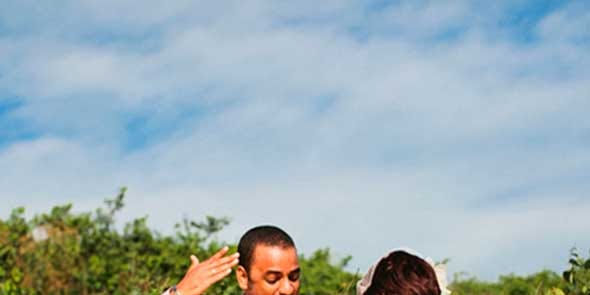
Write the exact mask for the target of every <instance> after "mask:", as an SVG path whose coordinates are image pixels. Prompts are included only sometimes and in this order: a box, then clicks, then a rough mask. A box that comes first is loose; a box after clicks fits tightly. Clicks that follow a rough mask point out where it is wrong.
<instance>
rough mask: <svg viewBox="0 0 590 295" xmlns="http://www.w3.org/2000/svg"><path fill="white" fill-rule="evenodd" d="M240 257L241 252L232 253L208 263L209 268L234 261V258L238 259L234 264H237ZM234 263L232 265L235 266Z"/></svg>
mask: <svg viewBox="0 0 590 295" xmlns="http://www.w3.org/2000/svg"><path fill="white" fill-rule="evenodd" d="M238 257H240V253H234V254H232V255H229V256H225V257H223V258H220V259H218V260H216V261H211V263H210V264H209V265H208V268H217V267H220V266H222V265H224V264H228V263H233V262H234V260H235V261H236V263H235V264H234V265H236V264H237V262H238ZM234 265H232V266H234Z"/></svg>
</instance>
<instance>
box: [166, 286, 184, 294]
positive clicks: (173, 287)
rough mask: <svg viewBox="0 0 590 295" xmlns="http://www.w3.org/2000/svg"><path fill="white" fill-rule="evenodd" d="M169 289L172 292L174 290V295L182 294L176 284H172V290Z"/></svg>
mask: <svg viewBox="0 0 590 295" xmlns="http://www.w3.org/2000/svg"><path fill="white" fill-rule="evenodd" d="M169 291H170V292H174V295H182V294H181V293H180V291H178V289H176V285H172V287H170V290H169ZM170 292H168V293H170Z"/></svg>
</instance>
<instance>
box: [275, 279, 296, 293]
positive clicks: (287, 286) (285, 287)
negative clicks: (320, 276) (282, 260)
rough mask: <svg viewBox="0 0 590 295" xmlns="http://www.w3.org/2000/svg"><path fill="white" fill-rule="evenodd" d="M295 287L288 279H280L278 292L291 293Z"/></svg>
mask: <svg viewBox="0 0 590 295" xmlns="http://www.w3.org/2000/svg"><path fill="white" fill-rule="evenodd" d="M294 291H295V288H294V287H293V283H292V282H291V281H290V280H289V279H286V278H285V279H283V280H281V285H280V286H279V294H281V295H293V292H294Z"/></svg>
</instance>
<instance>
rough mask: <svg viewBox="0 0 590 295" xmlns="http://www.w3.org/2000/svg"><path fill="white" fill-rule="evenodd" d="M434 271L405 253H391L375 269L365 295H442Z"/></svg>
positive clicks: (417, 258) (419, 259)
mask: <svg viewBox="0 0 590 295" xmlns="http://www.w3.org/2000/svg"><path fill="white" fill-rule="evenodd" d="M440 294H441V291H440V287H439V286H438V283H437V280H436V273H435V272H434V269H433V268H432V267H431V266H430V265H429V264H428V263H427V262H426V261H424V260H423V259H422V258H420V257H417V256H414V255H411V254H409V253H407V252H405V251H394V252H391V253H390V254H389V255H388V256H387V257H385V258H383V259H381V260H380V261H379V263H378V264H377V266H376V268H375V272H374V274H373V279H372V281H371V285H370V286H369V288H368V289H367V290H366V291H365V293H364V294H363V295H440Z"/></svg>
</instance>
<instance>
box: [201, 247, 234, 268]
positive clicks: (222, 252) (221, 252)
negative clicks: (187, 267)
mask: <svg viewBox="0 0 590 295" xmlns="http://www.w3.org/2000/svg"><path fill="white" fill-rule="evenodd" d="M227 251H229V248H228V247H227V246H225V247H223V248H221V249H220V250H219V251H217V253H215V254H213V256H211V257H209V259H207V260H205V261H204V262H203V263H206V264H211V263H213V262H214V261H216V260H218V259H220V258H221V257H223V255H225V253H227Z"/></svg>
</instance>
